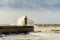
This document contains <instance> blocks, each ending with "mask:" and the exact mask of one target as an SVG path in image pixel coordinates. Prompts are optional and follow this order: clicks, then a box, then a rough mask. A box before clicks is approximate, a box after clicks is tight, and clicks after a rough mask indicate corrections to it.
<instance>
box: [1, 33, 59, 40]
mask: <svg viewBox="0 0 60 40" xmlns="http://www.w3.org/2000/svg"><path fill="white" fill-rule="evenodd" d="M0 40H60V32H29V33H27V34H24V33H20V34H8V35H5V34H0Z"/></svg>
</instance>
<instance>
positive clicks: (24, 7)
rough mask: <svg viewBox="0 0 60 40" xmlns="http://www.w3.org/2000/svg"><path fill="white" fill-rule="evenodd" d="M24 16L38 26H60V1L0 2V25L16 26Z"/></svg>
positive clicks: (6, 0) (8, 0)
mask: <svg viewBox="0 0 60 40" xmlns="http://www.w3.org/2000/svg"><path fill="white" fill-rule="evenodd" d="M24 15H27V16H28V17H29V18H30V19H32V20H33V21H34V22H35V23H36V24H60V0H0V24H16V23H17V20H18V19H19V18H20V17H22V16H24Z"/></svg>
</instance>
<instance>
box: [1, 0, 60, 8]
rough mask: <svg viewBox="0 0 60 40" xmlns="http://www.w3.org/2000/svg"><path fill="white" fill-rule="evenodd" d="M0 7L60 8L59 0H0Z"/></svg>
mask: <svg viewBox="0 0 60 40" xmlns="http://www.w3.org/2000/svg"><path fill="white" fill-rule="evenodd" d="M0 7H2V8H18V9H19V8H20V9H21V8H28V9H37V8H38V9H39V8H52V9H53V8H56V9H59V8H60V0H0Z"/></svg>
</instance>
